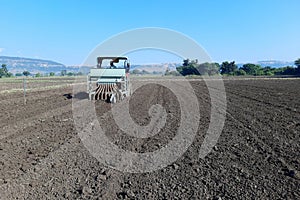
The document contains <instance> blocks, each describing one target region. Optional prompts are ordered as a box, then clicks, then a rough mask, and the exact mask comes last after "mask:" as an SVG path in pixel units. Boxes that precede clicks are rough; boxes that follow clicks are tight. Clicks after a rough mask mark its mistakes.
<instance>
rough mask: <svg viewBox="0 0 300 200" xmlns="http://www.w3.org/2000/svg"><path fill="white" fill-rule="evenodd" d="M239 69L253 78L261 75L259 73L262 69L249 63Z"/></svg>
mask: <svg viewBox="0 0 300 200" xmlns="http://www.w3.org/2000/svg"><path fill="white" fill-rule="evenodd" d="M241 69H242V70H244V71H245V72H246V73H247V74H248V75H253V76H257V75H260V74H261V73H262V72H261V70H262V68H261V66H260V65H255V64H251V63H248V64H244V65H243V66H242V67H241Z"/></svg>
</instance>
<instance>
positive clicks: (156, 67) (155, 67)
mask: <svg viewBox="0 0 300 200" xmlns="http://www.w3.org/2000/svg"><path fill="white" fill-rule="evenodd" d="M179 66H181V64H180V63H161V64H144V65H131V70H134V69H138V70H140V71H142V70H145V71H147V72H150V73H153V72H158V73H164V72H165V71H166V70H167V69H169V70H170V71H175V70H176V67H179Z"/></svg>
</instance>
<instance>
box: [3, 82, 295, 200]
mask: <svg viewBox="0 0 300 200" xmlns="http://www.w3.org/2000/svg"><path fill="white" fill-rule="evenodd" d="M139 81H143V79H134V80H132V82H133V85H136V84H138V82H139ZM165 81H170V80H165ZM32 82H33V83H32V84H34V86H32V85H31V86H29V87H32V88H34V90H31V91H28V94H27V104H26V105H24V100H23V93H22V92H21V91H19V90H12V89H16V88H17V89H18V88H19V89H21V88H22V82H21V81H19V80H18V82H14V81H1V82H0V88H1V91H0V112H1V115H0V126H1V129H0V130H1V131H0V169H1V170H0V198H1V199H300V190H299V188H300V174H299V173H300V101H299V99H300V92H299V87H300V79H256V80H255V79H248V80H242V79H241V80H224V84H225V88H226V95H227V114H226V121H225V126H224V129H223V131H222V134H221V136H220V138H219V140H218V143H217V145H216V146H215V147H214V148H213V150H212V151H211V152H210V153H209V154H208V155H207V156H206V157H205V158H204V159H199V149H200V146H201V144H202V142H203V139H204V136H205V133H206V131H207V129H208V124H209V120H210V97H209V95H208V89H207V87H206V85H205V82H204V81H201V80H191V85H192V87H193V88H194V90H195V93H196V95H197V99H198V102H199V109H200V113H201V119H200V121H199V129H198V132H197V136H196V138H195V140H194V142H193V144H192V145H191V146H190V148H189V149H188V150H187V151H186V152H185V153H184V155H183V156H182V157H181V158H179V159H178V160H177V161H176V162H175V163H173V164H171V165H169V166H168V167H166V168H163V169H161V170H158V171H154V172H151V173H150V172H149V173H136V174H132V173H123V172H120V171H117V170H114V169H111V168H108V167H107V166H105V165H104V164H102V163H100V162H99V161H98V160H97V159H95V158H94V157H92V156H91V154H90V153H89V151H88V150H87V149H86V148H85V147H84V145H83V144H82V142H81V140H80V138H79V137H78V135H77V131H76V129H75V126H74V120H73V115H72V97H73V98H78V96H77V95H76V94H72V86H70V84H72V80H69V79H49V80H43V81H35V82H34V81H32ZM29 85H30V83H29ZM54 86H55V87H54ZM4 90H5V92H3V91H4ZM80 98H87V96H85V95H81V96H80ZM186 100H187V101H188V100H189V99H188V97H187V99H186ZM130 101H131V103H130V114H131V116H132V118H133V120H135V122H136V123H138V124H140V125H147V124H148V123H149V121H150V117H149V115H148V109H149V108H150V107H151V105H154V104H157V103H158V104H161V105H162V106H163V107H164V108H165V109H166V111H167V113H168V115H167V123H166V125H165V127H164V128H163V129H162V131H161V132H160V133H159V134H157V135H155V136H153V137H151V138H147V139H137V138H134V137H131V136H128V135H126V134H124V133H122V131H120V130H118V127H117V126H116V124H115V122H114V120H113V117H112V115H111V112H110V110H111V105H110V104H107V103H105V102H102V101H99V102H96V103H95V107H96V112H97V116H98V120H99V122H100V123H101V124H102V125H103V126H104V130H105V131H106V135H107V137H108V138H109V139H110V140H111V141H112V142H113V143H114V144H117V145H118V146H119V147H121V148H123V149H126V150H130V151H133V152H149V151H150V152H151V151H155V150H157V149H159V148H161V147H162V146H165V145H166V144H167V143H168V141H169V140H171V139H172V137H174V134H175V133H176V130H177V128H178V127H177V125H178V123H179V121H180V112H179V110H180V108H179V104H178V102H177V101H176V98H175V96H174V94H172V92H171V91H170V90H168V89H166V88H164V87H161V86H158V85H156V84H149V85H148V86H144V87H143V88H141V89H138V90H137V91H136V92H135V93H134V94H133V96H132V98H131V100H130Z"/></svg>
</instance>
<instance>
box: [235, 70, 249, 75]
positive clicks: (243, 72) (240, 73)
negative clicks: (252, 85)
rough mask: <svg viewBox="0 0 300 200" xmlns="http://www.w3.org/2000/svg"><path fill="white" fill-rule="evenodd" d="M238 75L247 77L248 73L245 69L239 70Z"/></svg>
mask: <svg viewBox="0 0 300 200" xmlns="http://www.w3.org/2000/svg"><path fill="white" fill-rule="evenodd" d="M236 74H237V75H238V76H245V75H247V73H246V72H245V71H244V70H243V69H239V70H238V71H237V72H236Z"/></svg>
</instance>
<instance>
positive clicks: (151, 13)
mask: <svg viewBox="0 0 300 200" xmlns="http://www.w3.org/2000/svg"><path fill="white" fill-rule="evenodd" d="M0 8H1V11H0V28H1V29H0V30H1V32H0V55H7V56H22V57H32V58H44V59H50V60H54V61H58V62H61V63H64V64H66V65H72V64H80V63H82V62H83V60H84V59H85V58H86V56H87V55H88V54H89V52H90V51H91V50H92V49H93V48H94V47H96V46H97V45H98V44H99V43H101V42H103V41H104V40H106V39H107V38H109V37H111V36H112V35H115V34H118V33H120V32H123V31H126V30H130V29H135V28H142V27H162V28H168V29H173V30H176V31H178V32H182V33H184V34H185V35H188V36H189V37H191V38H193V39H194V40H196V41H197V42H198V43H199V44H200V45H201V46H202V47H204V48H205V49H206V51H207V52H208V54H209V55H210V56H211V58H212V59H213V60H214V61H217V62H221V61H224V60H230V61H231V60H235V61H236V62H254V61H259V60H269V59H275V60H283V61H294V60H295V59H297V58H299V57H300V37H299V35H300V34H299V33H300V26H299V25H300V1H299V0H184V1H180V0H178V1H176V0H172V1H170V0H159V1H158V0H148V1H143V0H127V1H124V0H120V1H114V0H110V1H100V0H97V1H96V0H95V1H88V0H86V1H83V0H82V1H80V0H78V1H76V0H36V1H33V0H26V1H17V0H0ZM148 53H151V52H148ZM152 54H153V55H155V53H153V52H152ZM148 57H151V56H148ZM163 57H164V56H157V58H153V57H152V58H153V62H164V61H166V62H168V61H171V60H168V59H172V56H170V57H168V59H165V60H163ZM152 58H151V59H152ZM138 62H147V63H149V62H150V60H139V61H138Z"/></svg>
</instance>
